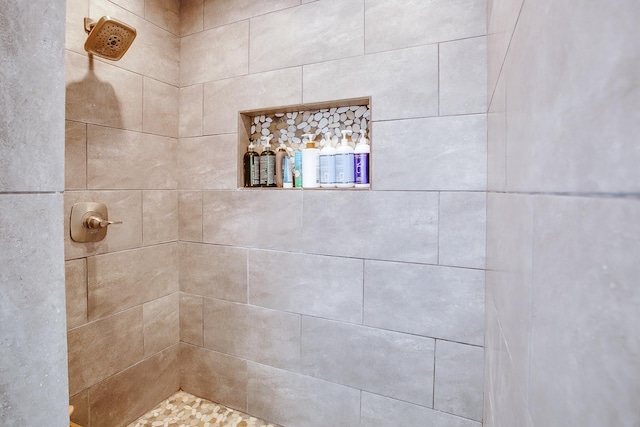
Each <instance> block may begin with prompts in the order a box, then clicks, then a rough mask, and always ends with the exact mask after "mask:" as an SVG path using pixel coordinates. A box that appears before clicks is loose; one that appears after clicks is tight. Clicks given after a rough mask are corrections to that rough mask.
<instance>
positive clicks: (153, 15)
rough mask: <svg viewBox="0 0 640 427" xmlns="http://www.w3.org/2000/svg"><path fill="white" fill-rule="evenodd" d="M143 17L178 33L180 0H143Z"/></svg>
mask: <svg viewBox="0 0 640 427" xmlns="http://www.w3.org/2000/svg"><path fill="white" fill-rule="evenodd" d="M144 17H145V18H146V19H147V20H148V21H151V22H153V23H154V24H156V25H158V26H159V27H160V28H163V29H165V30H167V31H169V32H171V33H173V34H175V35H177V36H178V35H180V0H144Z"/></svg>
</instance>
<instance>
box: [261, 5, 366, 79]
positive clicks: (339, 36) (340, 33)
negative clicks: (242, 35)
mask: <svg viewBox="0 0 640 427" xmlns="http://www.w3.org/2000/svg"><path fill="white" fill-rule="evenodd" d="M363 15H364V5H363V3H362V2H358V1H348V2H345V1H342V0H325V1H323V2H318V3H310V4H307V5H301V6H299V7H294V8H290V9H285V10H282V11H279V12H274V13H269V14H266V15H262V16H257V17H254V18H252V19H251V38H250V42H249V52H250V63H249V65H250V66H249V70H250V71H251V72H252V73H258V72H261V71H268V70H275V69H280V68H287V67H293V66H296V65H302V64H308V63H312V62H323V61H328V60H332V59H339V58H346V57H350V56H356V55H362V54H363V53H364V19H363Z"/></svg>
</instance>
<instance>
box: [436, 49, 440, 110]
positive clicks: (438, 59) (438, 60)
mask: <svg viewBox="0 0 640 427" xmlns="http://www.w3.org/2000/svg"><path fill="white" fill-rule="evenodd" d="M436 56H437V61H436V62H437V63H438V117H441V116H440V84H441V83H440V43H436Z"/></svg>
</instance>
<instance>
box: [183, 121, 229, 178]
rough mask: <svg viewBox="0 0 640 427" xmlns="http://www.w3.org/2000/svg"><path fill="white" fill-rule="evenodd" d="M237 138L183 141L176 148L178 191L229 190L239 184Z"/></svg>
mask: <svg viewBox="0 0 640 427" xmlns="http://www.w3.org/2000/svg"><path fill="white" fill-rule="evenodd" d="M237 144H238V136H237V134H235V133H233V134H227V135H214V136H203V137H198V138H182V139H180V142H179V148H178V169H179V170H180V178H179V183H178V187H179V188H180V189H181V190H232V189H235V188H237V183H238V176H237V173H238V145H237Z"/></svg>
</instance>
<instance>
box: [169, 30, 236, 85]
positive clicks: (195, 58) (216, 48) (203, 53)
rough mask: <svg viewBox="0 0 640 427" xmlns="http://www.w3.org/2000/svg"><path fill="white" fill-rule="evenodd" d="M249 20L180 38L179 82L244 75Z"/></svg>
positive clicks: (185, 82)
mask: <svg viewBox="0 0 640 427" xmlns="http://www.w3.org/2000/svg"><path fill="white" fill-rule="evenodd" d="M248 52H249V22H248V21H242V22H238V23H235V24H229V25H225V26H224V27H218V28H214V29H211V30H207V31H203V32H200V33H196V34H191V35H188V36H185V37H183V38H182V39H181V41H180V85H181V86H190V85H193V84H196V83H203V82H207V81H211V80H220V79H225V78H228V77H234V76H240V75H243V74H247V73H248V71H249V59H248V57H249V54H248Z"/></svg>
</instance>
